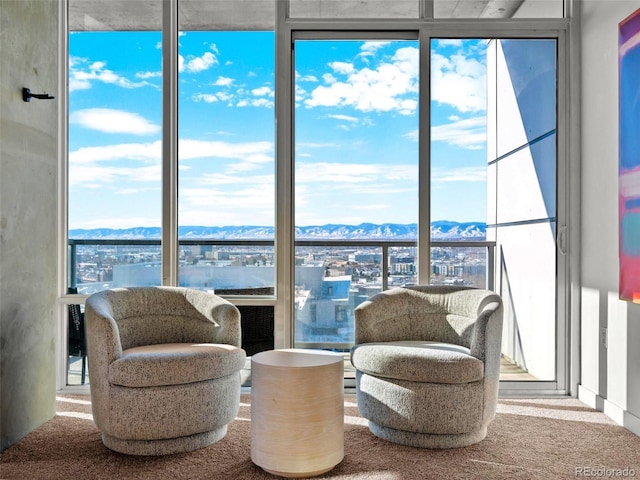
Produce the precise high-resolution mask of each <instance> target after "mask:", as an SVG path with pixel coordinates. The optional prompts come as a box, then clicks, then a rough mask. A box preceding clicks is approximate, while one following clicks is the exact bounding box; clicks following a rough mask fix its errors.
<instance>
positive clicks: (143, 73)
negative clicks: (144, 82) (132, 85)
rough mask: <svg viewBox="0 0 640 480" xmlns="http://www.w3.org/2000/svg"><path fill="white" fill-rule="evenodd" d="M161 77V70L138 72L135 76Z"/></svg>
mask: <svg viewBox="0 0 640 480" xmlns="http://www.w3.org/2000/svg"><path fill="white" fill-rule="evenodd" d="M159 77H162V72H138V73H136V78H143V79H144V78H159Z"/></svg>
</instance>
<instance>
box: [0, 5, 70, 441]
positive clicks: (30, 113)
mask: <svg viewBox="0 0 640 480" xmlns="http://www.w3.org/2000/svg"><path fill="white" fill-rule="evenodd" d="M57 19H58V2H57V1H56V0H22V1H19V2H16V1H12V0H1V1H0V52H1V53H0V72H1V73H0V207H1V208H0V347H1V349H0V352H1V353H0V363H1V364H2V368H1V369H0V450H2V449H4V448H6V447H8V446H9V445H11V444H13V443H15V442H17V441H18V440H20V438H22V437H23V436H24V435H26V434H27V433H29V432H30V431H31V430H33V429H34V428H36V427H38V426H39V425H41V424H42V423H44V422H46V421H47V420H49V419H50V418H51V417H53V415H54V414H55V390H56V375H55V374H56V371H55V365H56V355H55V353H56V343H57V342H56V332H57V301H56V299H57V272H56V268H57V246H56V238H57V233H56V232H57V227H56V220H57V207H56V205H57V198H58V192H57V179H58V174H57V172H58V168H57V166H58V158H57V156H58V155H57V153H58V152H57V145H58V139H57V134H58V126H57V123H58V117H57V115H58V102H57V100H32V101H31V102H29V103H27V102H24V101H23V100H22V87H28V88H30V89H31V91H32V92H33V93H52V94H54V95H57V89H58V62H57V56H58V20H57Z"/></svg>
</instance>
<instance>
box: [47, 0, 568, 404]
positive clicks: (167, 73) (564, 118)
mask: <svg viewBox="0 0 640 480" xmlns="http://www.w3.org/2000/svg"><path fill="white" fill-rule="evenodd" d="M274 1H275V4H276V5H275V12H276V18H275V81H276V84H275V121H276V133H275V152H276V158H275V163H276V167H275V168H276V174H275V192H276V193H275V195H276V199H275V200H276V201H275V208H276V221H275V230H276V235H275V265H276V285H275V287H276V288H275V292H276V294H275V295H274V296H273V297H270V298H264V297H262V298H256V299H251V298H238V299H233V300H232V301H233V303H235V304H236V305H272V306H274V308H275V325H274V334H275V348H286V347H289V346H291V345H293V341H294V339H293V318H294V315H293V313H294V312H293V305H294V292H293V290H294V288H295V286H294V278H295V277H294V268H295V262H294V253H295V237H294V227H295V225H294V216H293V212H294V210H293V208H294V205H293V200H294V195H293V152H294V148H293V143H292V142H293V135H292V133H293V108H294V105H293V101H294V94H293V87H294V72H293V62H292V55H291V49H292V46H293V42H294V41H295V39H299V38H317V36H320V37H321V38H326V39H337V38H345V35H349V36H350V37H349V38H354V39H357V38H364V37H367V38H371V36H372V34H375V38H397V36H398V35H405V36H406V35H407V34H410V35H414V36H415V37H417V39H418V40H419V43H420V65H421V66H420V69H421V72H429V71H430V44H431V39H432V38H440V39H442V38H553V39H556V40H557V42H558V77H557V81H558V99H557V101H558V112H557V126H558V143H557V162H558V176H557V189H558V196H557V202H558V203H557V225H558V232H559V234H558V237H559V238H558V242H559V244H560V248H559V253H558V255H557V278H556V291H557V305H556V328H557V337H556V359H557V361H556V372H557V374H556V379H555V381H550V382H509V384H508V385H506V384H504V383H505V382H501V389H500V394H501V395H527V394H538V395H539V394H566V393H568V392H573V391H575V388H576V386H577V382H578V378H579V362H578V361H576V358H577V355H578V352H579V350H578V348H577V342H578V341H579V329H578V325H579V324H578V317H577V312H578V311H579V305H578V304H577V302H578V300H576V296H575V295H572V293H575V288H576V286H575V281H576V280H577V278H575V276H576V273H575V272H577V271H578V268H577V267H578V265H579V263H578V262H579V250H578V247H579V242H578V240H577V236H578V227H579V225H578V224H577V220H574V221H572V222H570V221H569V219H570V218H575V219H577V218H579V216H578V215H577V214H578V213H579V209H578V201H579V184H578V180H577V179H578V178H579V175H578V173H579V162H578V159H577V153H576V152H577V151H578V143H577V140H576V139H577V135H576V132H578V128H577V119H576V118H577V115H576V114H575V112H577V111H578V105H577V95H573V94H571V93H572V92H576V91H577V88H576V84H577V81H576V80H574V79H573V77H572V76H571V75H570V73H571V71H574V70H575V71H577V67H578V66H579V64H578V55H577V49H578V45H577V42H578V40H577V39H578V36H577V33H575V30H572V29H570V25H571V21H570V18H571V15H570V14H571V13H572V11H571V10H566V11H567V12H568V15H567V18H564V19H523V20H514V19H508V20H478V19H464V20H451V19H433V18H429V12H428V11H427V10H428V9H425V8H424V6H423V5H422V3H423V2H420V3H421V8H420V12H421V17H420V18H416V19H353V20H351V19H309V18H305V19H292V18H289V16H288V13H289V5H288V1H287V0H283V1H278V0H274ZM162 4H163V13H162V18H163V28H162V49H163V53H162V56H163V133H162V141H163V147H162V148H163V159H162V162H163V179H162V188H163V207H162V212H163V213H162V221H163V228H162V284H163V285H177V284H178V229H177V225H178V223H177V175H178V172H177V170H178V162H177V141H178V140H177V139H178V131H177V130H178V128H177V127H178V125H177V102H178V68H177V65H178V31H179V28H178V24H179V18H178V17H179V12H178V0H171V1H166V2H162ZM567 5H568V7H569V8H570V3H569V2H568V3H567ZM67 10H68V0H62V1H61V2H60V35H59V40H60V48H59V58H58V60H59V67H60V78H61V79H63V81H61V82H60V85H61V88H60V92H59V98H60V101H61V102H62V103H61V105H63V106H62V107H61V108H60V110H59V111H60V117H59V146H60V147H59V161H60V169H59V171H60V177H59V182H58V184H59V189H60V192H61V193H60V198H59V200H60V201H59V209H58V224H59V252H60V255H59V258H58V270H59V275H58V278H59V288H58V292H59V322H58V323H59V335H58V338H59V340H60V341H59V342H58V345H59V347H58V355H57V358H58V367H57V372H58V375H57V387H58V389H65V390H73V386H67V385H66V382H67V372H66V363H67V362H66V331H67V321H66V313H65V312H66V305H67V304H70V303H82V302H84V298H85V297H86V296H78V295H76V296H74V295H69V294H67V293H66V291H67V288H66V287H67V279H68V268H69V266H68V251H67V244H68V238H67V235H68V228H67V227H68V224H67V213H66V212H67V207H68V188H69V185H68V140H67V134H68V90H67V84H68V82H67V76H68V20H67ZM385 35H386V36H387V37H385ZM403 38H404V37H403ZM429 91H430V75H429V74H423V75H421V78H420V92H421V93H422V92H429ZM429 103H430V96H429V94H426V95H425V94H422V95H420V104H419V118H420V119H426V120H422V122H421V123H420V132H421V135H420V140H419V142H420V143H419V166H420V175H419V185H420V187H422V186H424V185H427V186H428V185H429V184H430V169H429V163H428V159H429V157H430V138H429V125H428V123H429V120H428V119H430V105H429ZM569 171H571V175H569ZM419 191H420V193H419V198H420V210H419V215H418V221H419V225H427V226H428V225H430V220H431V219H430V214H429V198H428V192H429V189H428V188H420V189H419ZM429 237H430V235H420V236H419V240H418V252H421V251H422V252H430V238H429ZM429 257H430V255H419V261H418V273H419V281H420V282H425V281H426V283H428V277H429V262H430V259H429ZM287 319H289V320H287ZM345 386H346V387H350V386H353V385H350V384H348V383H346V384H345ZM84 390H86V387H84Z"/></svg>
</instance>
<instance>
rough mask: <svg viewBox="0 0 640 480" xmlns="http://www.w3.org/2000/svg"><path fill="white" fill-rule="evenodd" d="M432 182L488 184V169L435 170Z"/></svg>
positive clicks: (432, 174) (432, 173) (432, 172)
mask: <svg viewBox="0 0 640 480" xmlns="http://www.w3.org/2000/svg"><path fill="white" fill-rule="evenodd" d="M431 181H432V182H433V183H441V182H446V183H448V182H486V181H487V167H463V168H446V169H444V168H440V169H438V168H434V169H433V170H432V171H431Z"/></svg>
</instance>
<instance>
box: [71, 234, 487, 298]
mask: <svg viewBox="0 0 640 480" xmlns="http://www.w3.org/2000/svg"><path fill="white" fill-rule="evenodd" d="M68 245H69V286H70V287H76V286H77V285H78V283H84V282H78V280H79V279H78V247H79V246H95V247H109V246H110V247H124V248H125V249H126V248H127V247H129V248H130V249H132V250H133V249H138V250H139V249H140V248H144V247H156V249H157V250H156V254H155V255H156V257H157V258H156V261H157V263H158V265H159V263H160V248H161V242H160V240H159V239H158V240H154V239H135V240H132V239H127V240H122V239H69V241H68ZM179 245H180V247H210V248H212V249H213V247H220V248H229V247H233V246H242V247H249V248H254V249H256V248H263V249H271V251H272V252H273V250H274V241H273V240H208V239H198V240H180V242H179ZM295 247H296V251H297V250H298V249H300V248H304V247H308V248H318V247H326V248H375V249H380V252H381V255H380V262H379V265H380V279H381V287H382V289H383V290H386V289H388V288H389V278H390V277H391V274H390V270H389V267H390V265H391V262H390V251H391V250H392V249H397V248H417V243H416V242H415V241H412V240H316V239H313V240H297V241H296V242H295ZM430 247H431V250H432V253H433V252H434V250H435V249H467V250H469V249H474V248H475V249H482V250H484V251H485V252H486V262H485V265H484V268H483V269H482V270H484V275H485V278H486V285H485V287H486V288H489V289H493V288H494V285H495V277H494V275H495V273H494V272H495V268H494V267H495V242H487V241H432V242H431V243H430ZM150 254H151V256H153V252H150ZM132 263H135V262H132ZM140 263H145V262H140ZM146 263H149V262H146ZM443 263H444V262H443ZM447 263H448V264H449V266H450V267H451V268H453V274H452V275H450V274H447V273H444V274H438V273H436V272H434V270H435V269H436V268H437V267H438V262H437V260H436V261H435V262H434V260H433V255H432V261H431V268H432V277H438V276H442V277H446V276H453V277H455V276H456V274H455V272H456V266H455V265H453V266H451V265H450V264H451V259H448V260H447ZM458 263H459V265H458V267H459V268H460V269H464V263H462V262H458ZM115 265H118V264H117V263H115V262H114V264H113V266H115ZM99 273H100V272H97V274H99ZM96 277H97V278H96V279H95V280H94V282H93V283H110V282H109V281H108V280H106V281H105V280H104V279H103V278H99V277H100V276H99V275H96ZM274 283H275V278H274ZM211 287H212V288H213V289H215V285H212V286H211ZM261 287H264V285H263V286H261ZM225 290H229V288H225ZM242 290H246V289H245V288H243V289H242ZM262 291H264V290H262Z"/></svg>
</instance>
